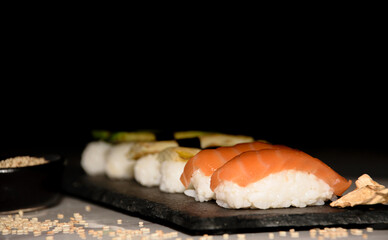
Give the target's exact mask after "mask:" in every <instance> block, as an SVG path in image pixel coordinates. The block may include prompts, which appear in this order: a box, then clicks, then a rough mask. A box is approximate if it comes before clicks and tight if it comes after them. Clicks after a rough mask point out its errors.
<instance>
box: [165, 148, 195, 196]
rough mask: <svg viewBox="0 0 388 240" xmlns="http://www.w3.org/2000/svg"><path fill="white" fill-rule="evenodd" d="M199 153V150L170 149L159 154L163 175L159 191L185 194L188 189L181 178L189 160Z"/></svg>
mask: <svg viewBox="0 0 388 240" xmlns="http://www.w3.org/2000/svg"><path fill="white" fill-rule="evenodd" d="M199 151H201V149H199V148H188V147H170V148H166V149H165V150H163V151H161V152H160V153H159V155H158V158H159V160H160V161H161V168H160V173H161V175H162V177H161V181H160V186H159V189H160V190H161V191H162V192H169V193H183V191H184V190H185V189H186V188H185V186H184V185H183V184H182V182H181V181H180V176H181V174H182V173H183V170H184V168H185V165H186V163H187V162H188V161H189V159H190V158H192V157H193V156H194V155H195V154H197V153H198V152H199Z"/></svg>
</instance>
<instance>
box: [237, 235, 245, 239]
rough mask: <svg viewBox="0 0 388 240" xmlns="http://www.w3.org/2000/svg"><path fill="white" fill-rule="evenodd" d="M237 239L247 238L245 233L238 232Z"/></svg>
mask: <svg viewBox="0 0 388 240" xmlns="http://www.w3.org/2000/svg"><path fill="white" fill-rule="evenodd" d="M237 239H240V240H241V239H245V234H237Z"/></svg>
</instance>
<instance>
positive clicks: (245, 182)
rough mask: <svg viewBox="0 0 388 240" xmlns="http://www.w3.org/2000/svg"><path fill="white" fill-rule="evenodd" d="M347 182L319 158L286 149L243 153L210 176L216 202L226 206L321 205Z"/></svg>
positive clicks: (261, 207) (279, 206) (280, 206)
mask: <svg viewBox="0 0 388 240" xmlns="http://www.w3.org/2000/svg"><path fill="white" fill-rule="evenodd" d="M351 183H352V182H351V181H350V180H347V179H345V178H344V177H342V176H340V175H339V174H338V173H336V172H335V171H334V170H333V169H331V168H330V167H329V166H327V165H326V164H325V163H323V162H322V161H320V160H319V159H317V158H314V157H312V156H310V155H308V154H307V153H304V152H302V151H299V150H295V149H290V148H289V149H286V148H282V149H264V150H259V151H247V152H244V153H242V154H240V155H238V156H236V157H234V158H233V159H231V160H230V161H228V162H227V163H225V164H224V165H223V166H222V167H220V168H218V169H217V170H216V171H215V172H214V173H213V175H212V177H211V189H212V190H213V191H214V193H215V195H216V200H217V204H218V205H220V206H223V207H226V208H260V209H267V208H282V207H290V206H294V207H305V206H308V205H323V204H324V202H325V201H326V200H329V199H332V198H333V197H335V195H338V196H339V195H342V193H343V192H344V191H346V189H348V188H349V186H350V185H351Z"/></svg>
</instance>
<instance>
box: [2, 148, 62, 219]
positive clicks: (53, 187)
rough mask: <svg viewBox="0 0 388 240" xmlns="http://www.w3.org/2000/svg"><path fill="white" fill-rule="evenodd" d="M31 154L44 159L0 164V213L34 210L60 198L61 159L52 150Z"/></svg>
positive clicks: (52, 203) (51, 203) (49, 204)
mask: <svg viewBox="0 0 388 240" xmlns="http://www.w3.org/2000/svg"><path fill="white" fill-rule="evenodd" d="M34 157H43V158H45V159H46V160H48V163H45V164H41V165H35V166H28V167H19V168H0V213H12V212H17V211H19V210H23V211H31V210H37V209H40V208H44V207H48V206H51V205H54V204H56V203H57V202H58V201H59V200H60V186H61V178H62V173H63V169H64V159H63V158H62V157H61V156H59V155H56V154H47V155H40V156H38V155H35V156H34ZM1 160H2V159H1Z"/></svg>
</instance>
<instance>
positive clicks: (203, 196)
mask: <svg viewBox="0 0 388 240" xmlns="http://www.w3.org/2000/svg"><path fill="white" fill-rule="evenodd" d="M281 147H284V148H286V147H285V146H280V145H272V144H269V143H266V142H260V141H256V142H249V143H240V144H236V145H234V146H230V147H219V148H216V149H205V150H202V151H200V152H199V153H198V154H196V155H195V156H194V157H193V158H191V159H190V160H189V161H188V162H187V164H186V165H185V168H184V171H183V173H182V175H181V178H180V180H181V182H182V183H183V185H184V186H185V187H186V188H188V189H187V190H185V191H184V193H185V194H186V195H187V196H190V197H194V198H195V200H197V201H200V202H204V201H209V200H211V199H213V198H214V192H213V191H212V190H211V189H210V177H211V175H212V174H213V172H214V171H215V170H217V169H218V168H219V167H221V166H222V165H224V164H225V163H226V162H227V161H229V160H230V159H232V158H233V157H235V156H237V155H239V154H240V153H243V152H246V151H251V150H260V149H266V148H281Z"/></svg>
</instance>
